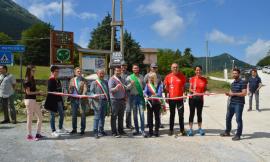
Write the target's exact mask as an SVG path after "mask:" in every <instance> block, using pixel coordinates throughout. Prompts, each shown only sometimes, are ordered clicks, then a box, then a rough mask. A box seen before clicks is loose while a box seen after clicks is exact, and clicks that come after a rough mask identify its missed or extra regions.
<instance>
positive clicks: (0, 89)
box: [0, 74, 16, 98]
mask: <svg viewBox="0 0 270 162" xmlns="http://www.w3.org/2000/svg"><path fill="white" fill-rule="evenodd" d="M0 81H2V83H1V85H0V97H3V98H8V97H10V96H11V95H13V94H14V89H13V85H14V84H16V79H15V78H14V77H13V75H12V74H6V75H0Z"/></svg>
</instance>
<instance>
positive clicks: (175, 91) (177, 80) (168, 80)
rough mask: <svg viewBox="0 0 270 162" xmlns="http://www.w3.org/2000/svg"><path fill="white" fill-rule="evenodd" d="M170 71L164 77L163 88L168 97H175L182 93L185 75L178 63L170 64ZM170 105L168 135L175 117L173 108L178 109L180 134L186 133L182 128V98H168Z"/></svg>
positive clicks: (171, 133)
mask: <svg viewBox="0 0 270 162" xmlns="http://www.w3.org/2000/svg"><path fill="white" fill-rule="evenodd" d="M171 70H172V72H171V73H170V74H168V75H167V76H166V77H165V80H164V85H165V89H166V91H167V93H168V97H170V98H175V97H181V96H183V94H184V89H185V83H186V77H185V76H184V75H183V74H182V73H181V72H179V68H178V65H177V64H176V63H173V64H172V65H171ZM169 107H170V132H169V135H170V136H171V135H173V127H174V118H175V108H177V110H178V116H179V126H180V134H181V135H182V136H184V135H186V132H185V128H184V102H183V98H177V99H170V100H169Z"/></svg>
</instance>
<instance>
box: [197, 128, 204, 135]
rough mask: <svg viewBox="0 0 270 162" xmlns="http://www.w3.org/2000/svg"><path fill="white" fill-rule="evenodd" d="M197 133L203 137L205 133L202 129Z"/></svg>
mask: <svg viewBox="0 0 270 162" xmlns="http://www.w3.org/2000/svg"><path fill="white" fill-rule="evenodd" d="M198 133H199V134H200V135H201V136H204V135H205V132H204V130H203V129H202V128H199V130H198Z"/></svg>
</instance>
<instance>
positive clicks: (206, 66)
mask: <svg viewBox="0 0 270 162" xmlns="http://www.w3.org/2000/svg"><path fill="white" fill-rule="evenodd" d="M205 73H206V76H208V40H207V41H206V57H205Z"/></svg>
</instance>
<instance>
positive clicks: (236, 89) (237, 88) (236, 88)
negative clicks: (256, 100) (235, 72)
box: [231, 79, 247, 104]
mask: <svg viewBox="0 0 270 162" xmlns="http://www.w3.org/2000/svg"><path fill="white" fill-rule="evenodd" d="M243 89H247V84H246V82H245V81H243V80H242V79H239V80H234V81H233V83H232V84H231V91H232V92H233V93H240V92H242V90H243ZM231 103H238V104H245V97H239V96H232V97H231Z"/></svg>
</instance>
